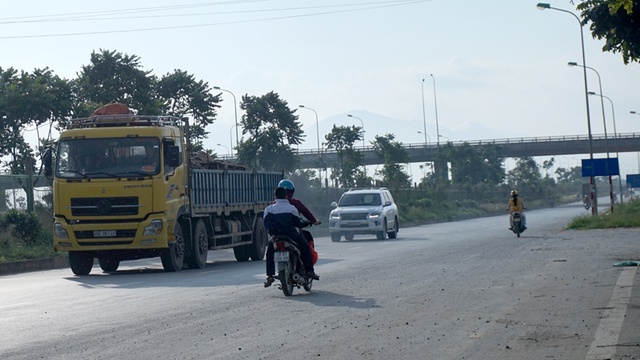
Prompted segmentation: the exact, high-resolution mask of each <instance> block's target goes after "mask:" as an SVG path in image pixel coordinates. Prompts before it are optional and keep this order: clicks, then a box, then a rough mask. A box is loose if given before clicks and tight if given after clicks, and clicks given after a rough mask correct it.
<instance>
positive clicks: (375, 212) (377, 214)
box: [369, 211, 381, 219]
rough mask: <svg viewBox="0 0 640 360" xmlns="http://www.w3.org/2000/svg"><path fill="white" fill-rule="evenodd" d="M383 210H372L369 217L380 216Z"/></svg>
mask: <svg viewBox="0 0 640 360" xmlns="http://www.w3.org/2000/svg"><path fill="white" fill-rule="evenodd" d="M380 214H381V212H380V211H372V212H371V213H369V218H370V219H375V218H377V217H380Z"/></svg>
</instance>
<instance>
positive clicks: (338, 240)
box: [331, 233, 341, 242]
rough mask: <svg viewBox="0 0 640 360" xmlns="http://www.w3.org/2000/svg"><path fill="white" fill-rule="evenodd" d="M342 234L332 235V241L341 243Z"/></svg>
mask: <svg viewBox="0 0 640 360" xmlns="http://www.w3.org/2000/svg"><path fill="white" fill-rule="evenodd" d="M340 236H341V235H340V233H331V241H333V242H340Z"/></svg>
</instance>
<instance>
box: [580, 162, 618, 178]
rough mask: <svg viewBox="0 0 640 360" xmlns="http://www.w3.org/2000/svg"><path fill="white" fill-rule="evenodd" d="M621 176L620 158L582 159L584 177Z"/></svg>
mask: <svg viewBox="0 0 640 360" xmlns="http://www.w3.org/2000/svg"><path fill="white" fill-rule="evenodd" d="M611 175H620V168H619V167H618V158H608V159H582V177H592V176H611Z"/></svg>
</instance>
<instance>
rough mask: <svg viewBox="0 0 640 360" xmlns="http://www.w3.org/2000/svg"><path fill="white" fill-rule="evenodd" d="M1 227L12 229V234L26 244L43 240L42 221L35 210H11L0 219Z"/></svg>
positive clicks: (29, 244)
mask: <svg viewBox="0 0 640 360" xmlns="http://www.w3.org/2000/svg"><path fill="white" fill-rule="evenodd" d="M0 228H2V229H3V230H6V229H10V230H11V235H12V236H13V237H15V238H16V239H18V240H19V241H21V242H22V243H23V244H24V245H26V246H34V245H37V244H38V243H39V242H40V241H41V240H42V238H41V237H42V234H43V230H42V223H41V222H40V219H39V218H38V217H37V215H36V214H35V213H33V212H18V211H16V210H9V211H8V212H7V213H6V214H5V216H4V218H2V219H0Z"/></svg>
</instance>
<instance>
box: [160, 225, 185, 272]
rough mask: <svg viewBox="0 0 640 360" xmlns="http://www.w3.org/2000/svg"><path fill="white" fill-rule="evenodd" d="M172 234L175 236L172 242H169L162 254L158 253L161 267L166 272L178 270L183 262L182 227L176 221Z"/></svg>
mask: <svg viewBox="0 0 640 360" xmlns="http://www.w3.org/2000/svg"><path fill="white" fill-rule="evenodd" d="M173 235H174V237H175V240H174V243H173V244H169V247H168V248H167V249H164V251H162V255H160V259H161V260H162V267H163V268H164V271H166V272H173V271H180V270H181V269H182V264H183V263H184V235H183V233H182V227H181V226H180V223H178V222H177V221H176V224H175V228H174V229H173Z"/></svg>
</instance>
